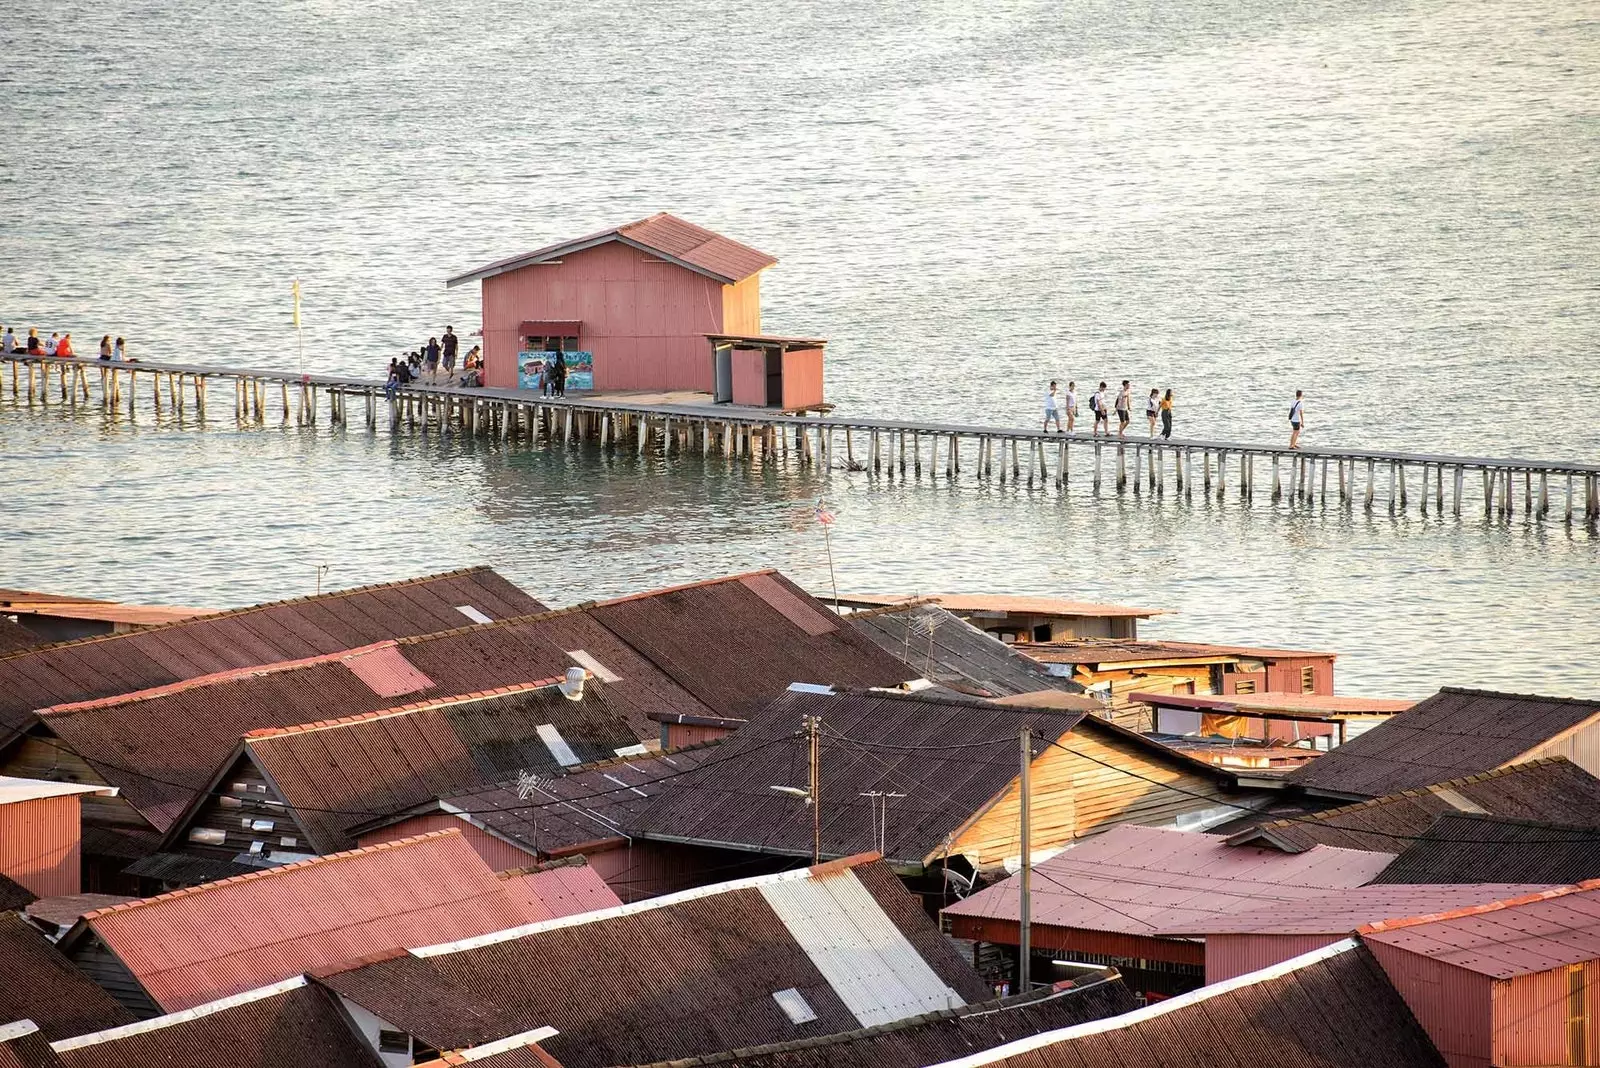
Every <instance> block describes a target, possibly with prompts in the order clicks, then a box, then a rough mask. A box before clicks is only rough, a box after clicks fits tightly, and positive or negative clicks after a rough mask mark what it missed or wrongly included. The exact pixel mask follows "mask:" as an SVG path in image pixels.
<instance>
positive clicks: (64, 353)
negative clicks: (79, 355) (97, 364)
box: [56, 333, 76, 360]
mask: <svg viewBox="0 0 1600 1068" xmlns="http://www.w3.org/2000/svg"><path fill="white" fill-rule="evenodd" d="M56 355H57V356H59V357H61V358H62V359H63V360H70V359H72V357H73V356H74V355H76V354H75V353H74V352H73V351H72V335H71V334H70V333H67V334H62V335H61V341H60V342H59V343H58V344H57V345H56Z"/></svg>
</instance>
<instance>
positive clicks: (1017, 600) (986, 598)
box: [839, 593, 1166, 619]
mask: <svg viewBox="0 0 1600 1068" xmlns="http://www.w3.org/2000/svg"><path fill="white" fill-rule="evenodd" d="M915 602H926V603H931V604H935V605H938V606H939V607H940V608H945V609H948V610H949V611H951V612H988V613H994V614H997V615H1035V616H1074V617H1075V616H1097V617H1104V618H1108V619H1150V618H1153V617H1155V616H1160V615H1165V614H1166V611H1165V610H1164V609H1161V608H1136V607H1134V606H1133V605H1126V604H1100V603H1097V602H1094V601H1069V600H1065V599H1063V598H1060V597H1021V596H1016V595H1014V594H1006V593H927V594H916V595H906V594H893V593H852V594H849V595H848V596H844V597H840V598H839V603H840V604H842V605H849V606H851V607H868V608H872V607H886V606H889V605H898V604H907V603H915Z"/></svg>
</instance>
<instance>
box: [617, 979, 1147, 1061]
mask: <svg viewBox="0 0 1600 1068" xmlns="http://www.w3.org/2000/svg"><path fill="white" fill-rule="evenodd" d="M1137 1006H1138V1002H1137V1001H1135V1000H1134V997H1133V994H1132V993H1131V992H1130V991H1129V990H1128V988H1127V986H1126V985H1124V984H1123V982H1122V977H1121V976H1120V975H1118V974H1117V973H1116V972H1115V971H1111V972H1110V973H1109V974H1108V975H1106V976H1104V977H1091V978H1088V979H1085V980H1082V981H1080V982H1078V983H1074V984H1071V985H1068V986H1066V987H1064V988H1062V989H1055V990H1042V991H1034V992H1032V993H1029V994H1019V995H1017V996H1015V997H1009V998H1006V999H1004V1000H1001V1001H982V1002H978V1003H976V1004H973V1005H963V1006H960V1007H959V1008H954V1009H943V1010H941V1011H939V1012H931V1013H928V1014H927V1015H924V1016H913V1017H910V1018H909V1019H905V1020H897V1021H895V1022H894V1023H887V1024H879V1025H878V1026H876V1027H867V1028H862V1029H860V1030H857V1031H846V1032H844V1033H842V1034H837V1035H823V1036H821V1037H818V1038H798V1039H795V1040H793V1041H791V1042H779V1043H776V1044H774V1045H770V1046H753V1047H749V1048H746V1049H736V1050H727V1051H725V1052H721V1053H711V1054H707V1055H706V1056H703V1057H688V1058H684V1059H681V1060H674V1061H657V1062H655V1063H654V1064H651V1065H635V1066H633V1068H709V1066H711V1065H738V1066H739V1068H922V1066H923V1065H927V1064H933V1063H934V1062H936V1061H940V1060H945V1059H948V1058H950V1057H955V1056H959V1055H961V1054H964V1053H971V1052H973V1051H974V1050H985V1049H992V1048H994V1047H995V1046H999V1045H1002V1044H1004V1043H1006V1042H1011V1041H1014V1040H1015V1039H1019V1038H1023V1037H1026V1036H1028V1035H1036V1034H1038V1033H1039V1032H1041V1031H1053V1030H1055V1029H1057V1028H1061V1027H1068V1026H1070V1025H1072V1024H1077V1023H1084V1022H1086V1021H1089V1020H1101V1019H1105V1018H1106V1017H1108V1016H1116V1015H1118V1014H1120V1013H1124V1012H1129V1011H1131V1010H1133V1009H1134V1008H1136V1007H1137Z"/></svg>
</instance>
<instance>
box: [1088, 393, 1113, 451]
mask: <svg viewBox="0 0 1600 1068" xmlns="http://www.w3.org/2000/svg"><path fill="white" fill-rule="evenodd" d="M1089 406H1090V407H1091V408H1093V409H1094V432H1095V433H1096V434H1099V433H1100V428H1101V427H1102V426H1104V427H1105V428H1106V437H1108V438H1109V437H1110V436H1111V412H1110V411H1109V410H1108V409H1107V408H1106V384H1105V383H1104V382H1102V383H1100V388H1099V389H1098V390H1096V391H1095V394H1094V396H1093V397H1091V398H1089Z"/></svg>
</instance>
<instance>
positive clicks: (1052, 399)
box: [1044, 379, 1061, 434]
mask: <svg viewBox="0 0 1600 1068" xmlns="http://www.w3.org/2000/svg"><path fill="white" fill-rule="evenodd" d="M1052 419H1054V420H1055V421H1056V429H1057V430H1060V429H1061V408H1060V406H1059V404H1058V398H1057V397H1056V383H1055V379H1051V380H1050V392H1048V393H1046V394H1045V395H1044V432H1045V433H1046V434H1048V433H1050V420H1052Z"/></svg>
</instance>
